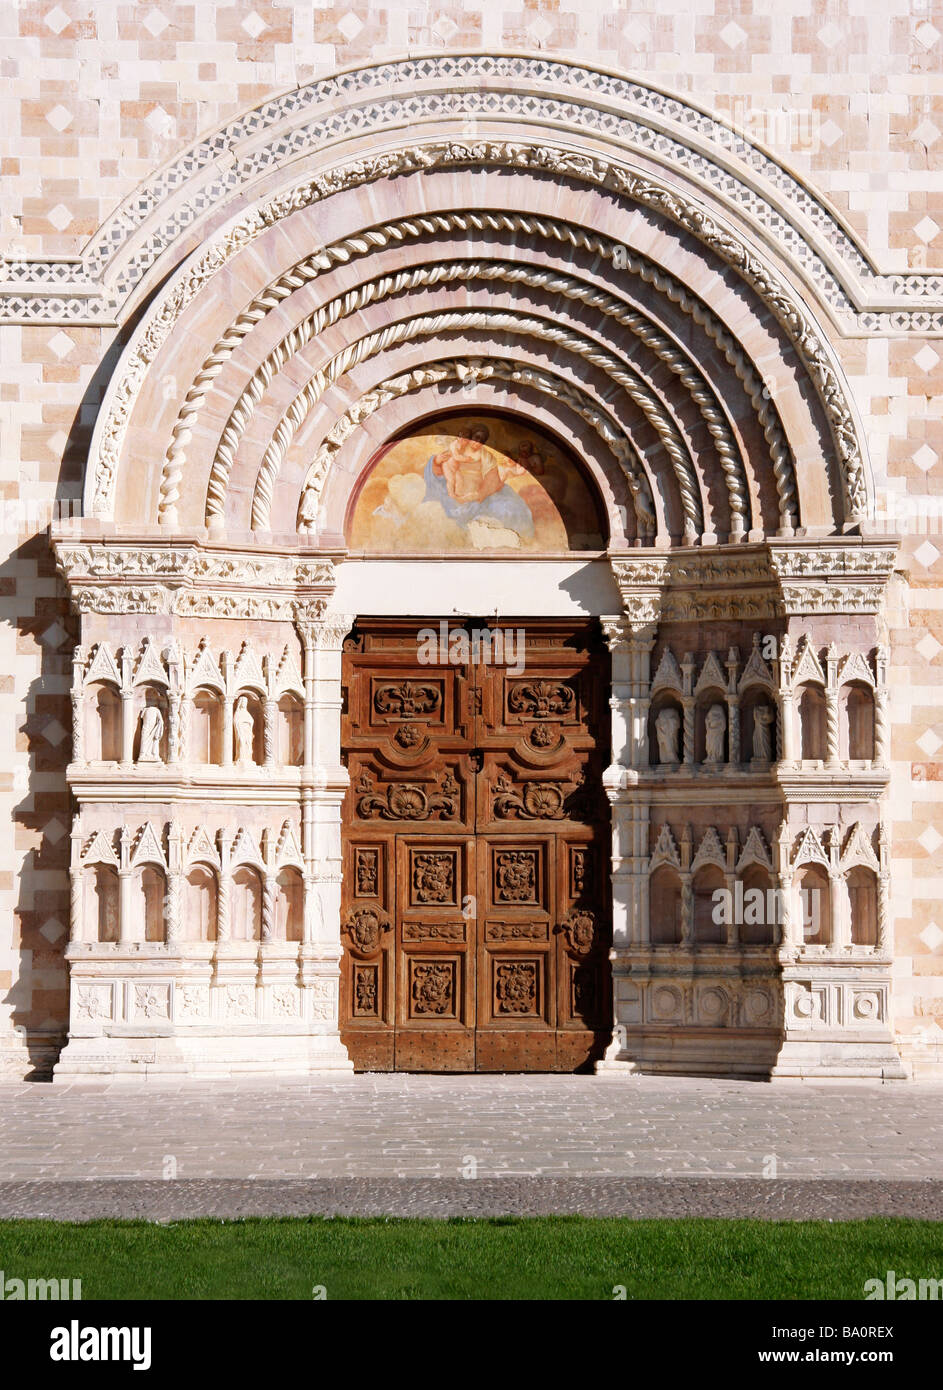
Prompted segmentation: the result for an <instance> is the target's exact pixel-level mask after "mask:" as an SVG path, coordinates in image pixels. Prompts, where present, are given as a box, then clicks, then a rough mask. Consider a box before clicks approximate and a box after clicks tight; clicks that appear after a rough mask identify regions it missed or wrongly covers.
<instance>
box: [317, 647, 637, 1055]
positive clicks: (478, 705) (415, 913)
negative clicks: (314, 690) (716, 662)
mask: <svg viewBox="0 0 943 1390" xmlns="http://www.w3.org/2000/svg"><path fill="white" fill-rule="evenodd" d="M430 626H432V627H436V628H438V624H437V623H434V622H412V623H405V622H399V621H393V620H377V621H375V622H361V623H358V627H357V631H356V634H355V635H354V637H353V638H352V639H351V640H350V641H349V643H348V645H347V648H346V650H345V667H344V683H345V696H346V698H345V715H344V729H343V741H344V756H345V759H346V761H347V765H348V768H349V771H350V778H351V787H350V791H349V793H348V797H347V801H346V803H345V819H344V883H343V919H342V920H343V924H344V942H345V957H344V964H343V976H342V998H341V1030H342V1037H343V1039H344V1042H345V1044H346V1046H347V1047H348V1049H349V1051H350V1055H351V1057H352V1058H353V1061H354V1065H355V1066H356V1067H357V1068H358V1069H360V1070H394V1069H395V1070H404V1071H474V1070H478V1071H530V1070H537V1071H575V1070H577V1069H579V1068H580V1067H583V1066H587V1065H589V1064H590V1063H591V1062H592V1061H593V1060H595V1059H596V1058H597V1057H598V1056H600V1055H601V1053H602V1051H603V1050H604V1048H605V1046H606V1044H607V1043H608V1041H609V1037H610V1033H611V1017H612V1015H611V984H610V977H609V960H608V952H609V946H610V944H611V918H610V911H609V896H608V876H607V872H606V868H607V863H606V849H605V845H606V843H607V839H608V805H607V803H606V801H605V798H604V796H603V794H602V782H601V779H602V771H603V769H604V767H605V766H606V764H607V762H608V741H607V732H606V730H607V723H606V719H605V717H604V716H605V714H606V713H607V706H606V699H607V695H608V653H607V652H606V650H605V648H604V646H603V645H602V643H601V642H599V641H598V640H597V637H596V634H595V632H594V630H593V627H592V626H591V625H589V624H579V625H577V624H562V623H559V622H531V623H526V624H515V626H522V627H524V628H525V630H526V642H525V648H524V663H525V664H524V672H523V673H522V674H511V673H510V672H509V671H508V670H507V668H506V667H504V666H499V665H491V664H488V663H486V662H484V661H481V662H474V661H469V662H468V663H467V664H466V665H453V664H450V663H448V662H445V661H443V663H442V664H441V665H436V666H430V665H421V664H420V663H419V661H418V650H419V646H418V641H417V631H418V630H419V629H420V628H423V627H430ZM456 626H457V625H456V624H455V623H454V622H453V624H452V628H453V629H454V628H455V627H456ZM475 626H476V627H477V628H479V630H480V628H481V626H482V625H481V624H476V625H475ZM466 630H467V629H466Z"/></svg>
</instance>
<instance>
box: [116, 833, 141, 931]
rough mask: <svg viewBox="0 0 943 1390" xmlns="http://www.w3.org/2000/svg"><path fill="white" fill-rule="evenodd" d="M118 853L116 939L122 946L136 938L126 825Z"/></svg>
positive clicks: (128, 838) (132, 882)
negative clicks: (132, 917)
mask: <svg viewBox="0 0 943 1390" xmlns="http://www.w3.org/2000/svg"><path fill="white" fill-rule="evenodd" d="M120 846H121V847H120V853H119V858H118V940H119V941H120V942H121V944H122V946H125V945H127V943H128V942H129V941H136V940H137V939H138V936H137V933H136V932H134V931H132V922H131V889H132V888H133V886H134V879H133V875H134V870H133V869H132V868H131V832H130V830H129V829H128V827H127V826H125V827H124V829H123V830H122V831H121V841H120Z"/></svg>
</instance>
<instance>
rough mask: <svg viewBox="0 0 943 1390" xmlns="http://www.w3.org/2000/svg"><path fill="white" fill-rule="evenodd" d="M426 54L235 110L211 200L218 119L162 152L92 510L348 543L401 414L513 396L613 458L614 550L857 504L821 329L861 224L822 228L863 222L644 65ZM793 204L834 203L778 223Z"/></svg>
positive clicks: (864, 507) (793, 211) (848, 418)
mask: <svg viewBox="0 0 943 1390" xmlns="http://www.w3.org/2000/svg"><path fill="white" fill-rule="evenodd" d="M420 67H421V72H418V71H417V64H416V63H415V62H413V61H411V60H410V61H408V62H403V63H395V64H390V65H382V66H381V67H378V68H366V69H363V70H360V71H358V72H357V73H348V74H344V75H342V76H341V77H339V78H338V79H336V80H335V81H332V82H329V83H321V84H318V83H316V84H313V85H312V86H311V87H310V88H305V89H303V90H302V91H300V92H299V93H294V94H289V95H290V97H291V100H288V99H287V98H286V99H285V100H284V101H278V102H274V103H268V104H267V105H266V106H265V107H264V108H260V110H259V112H258V113H253V114H254V116H255V117H256V119H255V121H254V124H253V125H252V130H253V132H254V133H253V135H252V140H251V151H250V150H249V149H248V147H247V149H246V152H245V158H244V159H236V161H235V164H233V155H232V152H231V151H232V149H233V148H235V147H236V145H238V139H239V138H241V137H239V136H238V135H237V133H235V127H234V128H233V131H234V133H232V134H231V137H230V138H228V142H227V141H224V142H223V146H221V148H220V153H219V160H220V167H219V169H218V171H217V174H218V178H217V183H216V184H215V185H213V188H214V189H215V193H214V197H213V198H212V199H211V198H210V197H209V191H208V190H209V185H207V184H206V178H207V169H206V168H205V167H204V166H205V161H206V156H207V151H208V149H209V148H210V146H209V145H207V143H206V142H204V143H203V144H201V146H200V148H199V151H198V152H195V153H194V160H193V172H192V179H193V181H194V183H193V189H192V194H193V196H192V199H191V200H190V201H189V202H188V198H187V194H188V184H187V182H186V179H185V178H184V173H185V170H184V166H183V165H182V164H181V166H180V169H179V170H178V169H177V166H176V165H175V166H174V171H172V172H173V175H174V179H176V180H177V182H176V183H175V184H174V187H173V189H172V190H171V189H170V188H169V187H168V189H167V190H165V194H166V196H167V197H169V200H170V202H172V203H174V204H175V205H177V204H179V209H178V215H177V225H179V226H186V227H187V228H189V229H190V230H189V231H188V232H187V236H186V237H183V238H181V237H180V236H168V237H167V238H166V239H165V242H164V244H165V247H166V257H165V260H164V262H163V265H162V266H161V267H160V268H158V265H157V263H156V262H155V264H154V268H153V270H149V269H146V267H145V264H144V261H141V262H140V264H139V265H138V264H137V263H136V273H139V280H138V289H137V290H136V291H135V293H134V294H132V295H131V297H130V300H129V301H126V302H128V303H129V304H130V307H131V309H134V306H135V305H136V304H137V305H142V304H144V300H143V291H144V289H145V288H147V289H150V288H153V290H154V294H153V297H152V298H151V299H150V301H148V302H147V303H146V307H143V308H140V310H139V312H140V322H139V324H138V326H137V328H136V331H135V332H134V333H133V334H132V336H131V339H130V341H129V343H128V346H127V348H126V350H125V352H124V354H123V356H122V358H121V359H120V361H119V363H118V366H117V368H116V370H115V373H114V376H113V379H112V381H111V383H110V386H109V389H108V391H107V393H106V397H105V400H104V403H103V407H102V410H101V413H100V416H99V420H98V425H97V428H96V432H95V436H94V440H93V443H92V448H91V456H90V460H89V468H88V473H87V484H86V497H85V513H86V516H88V517H95V518H98V519H100V520H101V521H102V522H109V523H111V522H114V523H117V524H118V525H119V526H125V527H137V528H140V527H142V526H144V527H147V526H155V527H160V528H161V530H162V531H164V532H165V533H172V532H174V531H177V532H180V531H183V532H186V531H193V530H194V529H196V528H201V527H204V526H206V527H209V528H210V530H211V531H214V532H217V533H220V534H225V535H230V536H231V535H234V534H235V535H238V534H243V535H245V534H246V533H249V532H254V533H255V534H256V535H261V536H264V535H273V534H274V535H276V536H279V537H286V536H307V537H308V540H307V541H306V543H310V538H312V537H314V538H319V539H320V540H321V541H322V543H326V544H329V545H330V544H337V543H339V542H340V541H341V538H342V536H343V533H344V529H345V522H346V521H347V520H348V507H349V502H350V496H351V492H352V491H353V490H354V488H355V486H356V481H357V480H358V479H359V478H361V477H362V476H363V473H364V470H365V468H366V467H367V466H368V464H369V463H370V461H371V459H373V458H374V456H375V455H376V453H377V450H378V449H379V448H380V447H381V446H382V445H383V444H384V443H385V442H386V441H388V440H390V439H393V438H397V437H399V436H401V435H402V432H403V431H404V429H405V428H406V427H407V426H408V425H409V424H410V422H414V421H416V420H417V419H422V418H427V417H430V416H434V415H439V416H441V415H442V413H443V412H448V411H452V412H463V413H464V414H465V415H467V416H469V417H470V416H472V415H481V414H487V413H489V412H491V413H493V412H499V413H500V412H502V411H503V412H507V411H509V410H513V409H516V410H518V411H523V412H524V414H525V416H526V418H527V420H528V422H529V424H530V425H531V426H532V428H533V429H534V430H540V431H543V432H544V433H545V434H549V435H551V436H552V437H554V438H555V439H557V440H559V441H560V443H561V446H562V447H563V448H564V449H569V450H570V451H571V452H572V454H573V455H574V456H575V457H577V458H579V459H580V460H581V461H582V462H583V463H584V464H585V466H586V469H587V471H588V472H589V473H590V474H591V475H592V476H593V477H594V478H596V479H597V480H601V481H599V487H600V493H601V495H602V497H603V501H604V506H605V510H606V512H607V516H606V517H605V523H606V524H605V525H604V526H603V527H602V528H601V530H602V532H603V534H604V535H606V536H607V538H608V539H609V540H610V542H611V543H612V544H613V545H615V546H616V547H617V548H618V546H619V545H620V544H628V545H643V546H648V545H671V544H679V543H683V544H688V545H692V544H698V543H700V542H702V541H704V542H707V543H708V544H710V543H714V542H720V543H724V542H727V541H729V540H733V541H739V540H742V541H747V540H759V539H761V538H763V537H767V536H772V535H792V534H795V533H796V532H797V531H800V530H801V531H805V532H806V533H808V534H812V535H826V534H835V533H838V532H841V531H843V530H853V529H855V528H856V527H858V526H859V525H860V523H861V522H862V521H863V520H864V519H866V517H867V516H868V514H869V509H870V508H871V506H872V489H871V482H870V473H869V467H868V462H867V458H866V452H865V444H864V440H863V435H862V432H861V429H860V425H859V422H858V420H857V418H856V416H855V413H854V409H853V407H852V405H851V404H850V399H849V395H848V392H847V389H846V385H845V382H844V379H843V376H842V372H841V368H840V367H839V365H838V364H837V361H836V359H835V357H834V355H833V353H832V351H831V349H830V347H829V345H828V338H827V334H826V331H825V329H824V328H823V327H822V326H821V325H822V324H823V323H824V322H828V323H829V324H830V325H831V326H832V327H834V326H835V325H842V324H844V322H845V320H846V319H847V320H848V322H851V320H852V319H854V318H855V315H856V314H857V316H858V318H859V319H860V318H862V317H863V311H862V313H860V314H859V313H858V311H857V309H855V310H854V311H853V307H852V305H853V301H854V300H855V296H856V295H857V299H858V300H860V301H861V302H862V303H864V300H865V298H866V296H865V294H864V291H863V290H862V289H861V286H860V285H857V281H856V278H855V277H856V276H859V277H860V275H863V274H864V273H865V272H864V271H863V270H862V269H861V266H860V265H859V260H860V258H859V259H858V260H856V259H855V252H854V248H853V247H852V246H851V245H850V243H849V244H848V246H847V247H846V250H847V262H848V264H847V266H846V267H845V269H844V270H843V272H842V274H843V275H844V277H845V280H846V281H847V284H846V285H845V287H844V288H843V287H842V285H841V284H839V282H838V280H836V278H835V275H834V274H833V273H832V272H830V271H827V270H826V268H825V266H824V263H823V261H822V257H821V255H820V248H819V242H821V243H822V247H825V246H826V245H827V246H828V248H829V255H830V256H831V258H832V260H833V261H834V259H835V252H834V247H835V246H836V245H839V244H841V245H842V246H845V243H846V242H847V237H846V236H845V233H844V232H843V231H841V229H840V228H838V227H837V224H836V225H833V224H831V223H830V222H829V218H830V214H829V213H828V210H827V209H825V208H824V207H822V206H821V205H820V204H818V203H815V202H814V200H813V199H811V198H810V197H809V195H808V194H806V193H805V192H804V190H803V189H802V188H801V186H800V185H799V184H798V183H796V182H795V181H794V180H792V179H791V178H790V176H788V174H787V173H786V171H784V170H782V169H781V168H779V166H775V165H773V162H772V161H771V160H769V159H768V158H767V157H766V156H765V155H763V156H762V159H761V157H760V154H759V152H758V151H755V150H754V151H751V150H750V149H748V148H747V147H746V146H744V147H743V148H742V149H741V148H740V146H741V144H743V142H739V143H738V144H737V147H736V151H733V148H732V147H731V145H730V142H729V139H722V138H721V133H720V130H719V128H718V127H716V126H715V124H714V123H713V122H711V121H710V120H708V119H707V118H706V117H704V116H701V115H699V116H698V119H697V121H696V122H695V124H694V125H692V124H691V122H690V121H688V120H687V119H686V117H685V116H684V112H683V111H682V109H681V108H680V107H678V106H677V103H675V104H672V103H671V102H668V101H666V100H665V99H664V98H663V97H661V96H660V95H656V94H654V93H652V92H647V93H646V92H644V91H643V90H642V89H641V88H639V87H638V86H636V85H634V84H631V83H628V82H623V81H621V80H620V81H616V80H615V79H614V78H612V77H610V76H607V75H605V74H599V73H593V72H591V71H589V70H587V69H585V68H578V67H574V66H571V65H568V64H566V63H561V62H554V63H552V64H548V63H545V62H543V61H542V60H539V59H525V58H517V59H508V60H506V61H505V60H496V59H488V60H485V59H477V58H474V59H473V58H469V59H467V60H456V59H454V58H452V57H449V58H441V57H440V58H437V59H428V60H424V62H423V63H422V64H420ZM417 91H418V92H419V95H417ZM640 105H641V106H644V108H645V120H644V122H640V121H639V120H637V119H636V117H637V115H638V109H639V107H640ZM692 119H693V118H692ZM470 120H473V121H474V132H475V133H474V135H473V136H471V135H469V133H468V131H469V121H470ZM237 124H238V123H237ZM695 126H696V128H697V132H698V134H697V137H696V148H695V144H693V143H691V142H692V141H694V139H695V137H694V136H693V135H692V134H691V131H692V130H694V129H695ZM659 130H661V132H662V134H661V135H659V134H658V131H659ZM381 132H382V135H381ZM728 134H729V132H728ZM712 141H715V142H716V143H713V144H712V143H711V142H712ZM234 142H235V143H234ZM722 147H723V148H722ZM240 148H241V147H240ZM758 161H759V162H760V163H762V164H763V169H764V173H763V176H762V177H758V176H757V175H756V173H755V169H756V168H758V167H759V163H758ZM224 166H225V167H224ZM230 167H232V172H230ZM178 175H179V178H178ZM169 178H170V175H169V174H168V179H169ZM772 189H776V190H777V191H776V193H775V198H774V201H775V203H776V207H775V208H773V207H772V206H771V204H770V203H769V202H768V201H767V198H768V197H770V196H772V194H771V190H772ZM790 200H792V201H790ZM165 202H166V199H165ZM165 202H164V203H160V202H158V203H155V205H154V207H153V208H152V210H151V212H150V214H149V216H151V217H152V219H154V233H153V237H154V238H158V230H157V224H158V223H160V226H161V227H163V226H164V223H165V222H166V220H167V208H166V206H165ZM813 204H814V206H813ZM142 206H144V204H143V203H142ZM135 209H137V205H135ZM130 215H131V214H129V216H130ZM134 216H135V217H139V216H140V214H139V212H138V211H137V210H135V212H134ZM791 218H794V219H795V226H796V227H798V226H800V225H806V224H808V223H809V219H810V218H811V219H812V222H813V223H814V224H815V225H816V227H820V229H821V230H820V232H819V231H817V232H816V233H815V234H814V235H811V234H810V235H809V236H808V237H807V238H806V240H805V241H803V240H802V237H801V236H800V235H799V234H798V233H797V232H794V231H793V232H791V234H786V233H785V232H784V234H783V235H782V236H781V237H779V238H778V239H776V238H770V236H769V229H770V228H771V227H773V226H778V225H779V223H780V222H781V223H783V226H784V228H785V226H786V223H787V222H788V221H789V219H791ZM803 219H805V223H803ZM836 238H837V240H836ZM140 241H141V245H142V252H141V254H142V256H143V255H144V250H143V246H144V243H145V241H146V244H147V246H148V247H151V246H152V245H157V244H158V242H159V238H158V240H154V239H153V238H152V240H149V241H148V240H147V238H146V237H145V236H144V235H143V233H142V236H141V238H140ZM184 253H189V259H186V260H185V261H184V262H183V263H182V264H181V265H180V266H179V268H178V269H177V270H176V271H175V272H174V273H172V274H169V275H168V276H167V278H166V280H165V282H164V283H163V284H160V283H159V282H160V273H161V272H162V273H165V274H166V272H167V271H168V270H170V269H171V266H170V265H169V264H168V261H172V260H173V259H174V258H175V257H178V258H179V257H180V256H181V255H182V254H184ZM148 254H150V253H149V252H148ZM115 274H116V275H117V274H118V272H117V271H116V272H115ZM119 278H120V276H119ZM866 278H867V277H866ZM122 283H124V282H123V281H122ZM856 285H857V288H856ZM116 286H117V280H116ZM853 291H854V293H853ZM91 302H92V301H91V300H90V301H89V303H90V304H91ZM135 312H137V310H135ZM843 315H844V318H843V317H842V316H843ZM376 467H377V468H381V467H382V464H377V465H376ZM378 476H379V475H378ZM512 490H514V489H513V488H512ZM356 523H357V525H358V526H360V525H361V524H362V520H361V518H360V517H359V516H358V517H357V518H356ZM512 529H513V528H512Z"/></svg>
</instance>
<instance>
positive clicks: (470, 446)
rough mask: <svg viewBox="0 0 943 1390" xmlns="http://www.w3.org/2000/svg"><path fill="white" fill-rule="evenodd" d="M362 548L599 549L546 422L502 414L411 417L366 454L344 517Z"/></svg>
mask: <svg viewBox="0 0 943 1390" xmlns="http://www.w3.org/2000/svg"><path fill="white" fill-rule="evenodd" d="M346 536H347V544H348V547H349V548H350V550H352V551H360V550H363V551H365V552H368V553H369V552H374V553H376V552H379V553H388V552H400V553H407V554H416V553H423V552H442V551H445V552H452V551H459V552H461V551H490V550H500V551H511V552H515V553H521V554H526V553H532V552H534V551H567V550H599V549H601V548H602V547H604V546H605V544H606V541H605V539H604V537H603V522H602V521H601V520H600V517H599V515H598V512H597V507H596V504H595V500H594V498H593V496H592V494H591V492H590V490H589V487H588V486H587V483H586V482H585V480H584V478H583V475H582V472H581V470H580V468H579V466H578V464H577V463H576V461H575V460H574V459H573V458H572V456H571V455H570V453H569V450H567V449H565V448H564V447H563V446H561V444H560V443H559V442H558V441H557V440H555V439H552V438H551V437H550V435H548V434H547V433H546V431H544V430H539V429H534V428H533V427H530V426H528V425H527V423H526V422H525V421H523V420H522V419H520V418H516V417H514V416H508V415H496V414H487V415H486V414H482V413H478V414H473V415H466V414H461V415H452V416H447V417H445V418H444V419H436V420H428V421H424V422H423V423H422V424H419V425H416V426H414V427H412V428H410V429H409V430H407V431H406V432H405V433H403V434H401V435H400V436H399V437H398V438H397V439H394V440H391V441H390V442H389V443H388V444H384V445H383V446H382V448H380V449H379V450H378V451H377V453H376V454H375V455H374V457H373V458H372V459H371V460H370V463H369V464H368V467H367V470H366V472H365V474H364V477H363V480H362V482H361V483H360V485H359V487H358V490H357V495H356V497H355V499H354V501H353V503H352V505H351V508H350V515H349V520H348V523H347V526H346Z"/></svg>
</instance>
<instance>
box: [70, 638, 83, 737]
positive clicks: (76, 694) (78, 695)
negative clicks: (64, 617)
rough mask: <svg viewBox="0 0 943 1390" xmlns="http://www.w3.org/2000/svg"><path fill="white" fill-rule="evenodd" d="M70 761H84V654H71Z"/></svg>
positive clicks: (78, 648)
mask: <svg viewBox="0 0 943 1390" xmlns="http://www.w3.org/2000/svg"><path fill="white" fill-rule="evenodd" d="M71 696H72V761H73V762H74V763H84V761H85V727H84V726H85V653H84V652H83V650H82V648H81V647H76V649H75V651H74V652H73V653H72V691H71Z"/></svg>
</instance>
